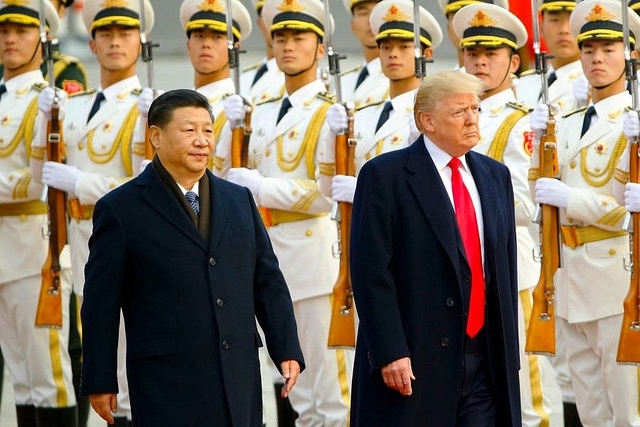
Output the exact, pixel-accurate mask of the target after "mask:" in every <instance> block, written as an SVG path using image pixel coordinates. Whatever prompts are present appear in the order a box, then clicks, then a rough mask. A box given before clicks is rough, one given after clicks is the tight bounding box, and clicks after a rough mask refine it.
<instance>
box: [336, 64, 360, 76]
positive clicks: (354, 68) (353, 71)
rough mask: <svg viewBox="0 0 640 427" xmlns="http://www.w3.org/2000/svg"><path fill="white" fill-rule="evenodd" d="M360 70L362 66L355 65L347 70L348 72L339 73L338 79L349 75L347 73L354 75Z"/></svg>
mask: <svg viewBox="0 0 640 427" xmlns="http://www.w3.org/2000/svg"><path fill="white" fill-rule="evenodd" d="M361 68H362V65H356V66H355V67H352V68H349V69H348V70H345V71H341V72H340V77H342V76H344V75H346V74H349V73H355V72H360V69H361Z"/></svg>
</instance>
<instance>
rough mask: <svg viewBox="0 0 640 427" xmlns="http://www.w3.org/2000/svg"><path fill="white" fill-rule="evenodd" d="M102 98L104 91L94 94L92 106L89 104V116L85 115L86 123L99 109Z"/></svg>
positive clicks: (103, 98)
mask: <svg viewBox="0 0 640 427" xmlns="http://www.w3.org/2000/svg"><path fill="white" fill-rule="evenodd" d="M104 100H105V97H104V93H103V92H98V94H97V95H96V99H95V101H93V106H91V111H89V117H87V123H89V120H91V118H92V117H93V116H95V115H96V113H97V112H98V110H99V109H100V106H101V105H102V101H104Z"/></svg>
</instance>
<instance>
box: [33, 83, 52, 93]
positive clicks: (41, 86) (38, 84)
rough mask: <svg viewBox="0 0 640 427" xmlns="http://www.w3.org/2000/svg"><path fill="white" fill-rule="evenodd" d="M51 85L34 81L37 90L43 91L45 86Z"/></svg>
mask: <svg viewBox="0 0 640 427" xmlns="http://www.w3.org/2000/svg"><path fill="white" fill-rule="evenodd" d="M47 86H49V84H48V83H45V82H42V83H34V85H33V86H32V87H33V88H34V89H35V90H37V91H39V92H42V91H43V90H44V88H45V87H47Z"/></svg>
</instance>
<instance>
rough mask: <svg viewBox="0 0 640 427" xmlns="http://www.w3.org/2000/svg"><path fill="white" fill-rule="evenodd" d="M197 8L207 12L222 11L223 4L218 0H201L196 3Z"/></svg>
mask: <svg viewBox="0 0 640 427" xmlns="http://www.w3.org/2000/svg"><path fill="white" fill-rule="evenodd" d="M198 9H199V10H203V11H207V12H220V13H224V11H225V6H224V4H222V3H221V2H219V1H218V0H202V3H200V4H199V5H198Z"/></svg>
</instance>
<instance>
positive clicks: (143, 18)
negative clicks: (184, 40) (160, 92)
mask: <svg viewBox="0 0 640 427" xmlns="http://www.w3.org/2000/svg"><path fill="white" fill-rule="evenodd" d="M146 30H147V14H146V8H145V6H144V0H140V45H141V47H142V54H141V56H142V62H144V63H145V64H147V87H150V88H151V89H153V94H154V97H155V96H157V93H156V90H155V89H154V87H155V85H154V82H153V48H154V47H159V46H160V45H159V44H157V43H155V44H154V43H153V42H152V41H151V40H150V39H149V38H148V37H147V32H146ZM153 153H154V151H153V145H151V141H150V140H149V129H148V127H147V129H146V131H145V133H144V158H145V159H147V160H151V159H153Z"/></svg>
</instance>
